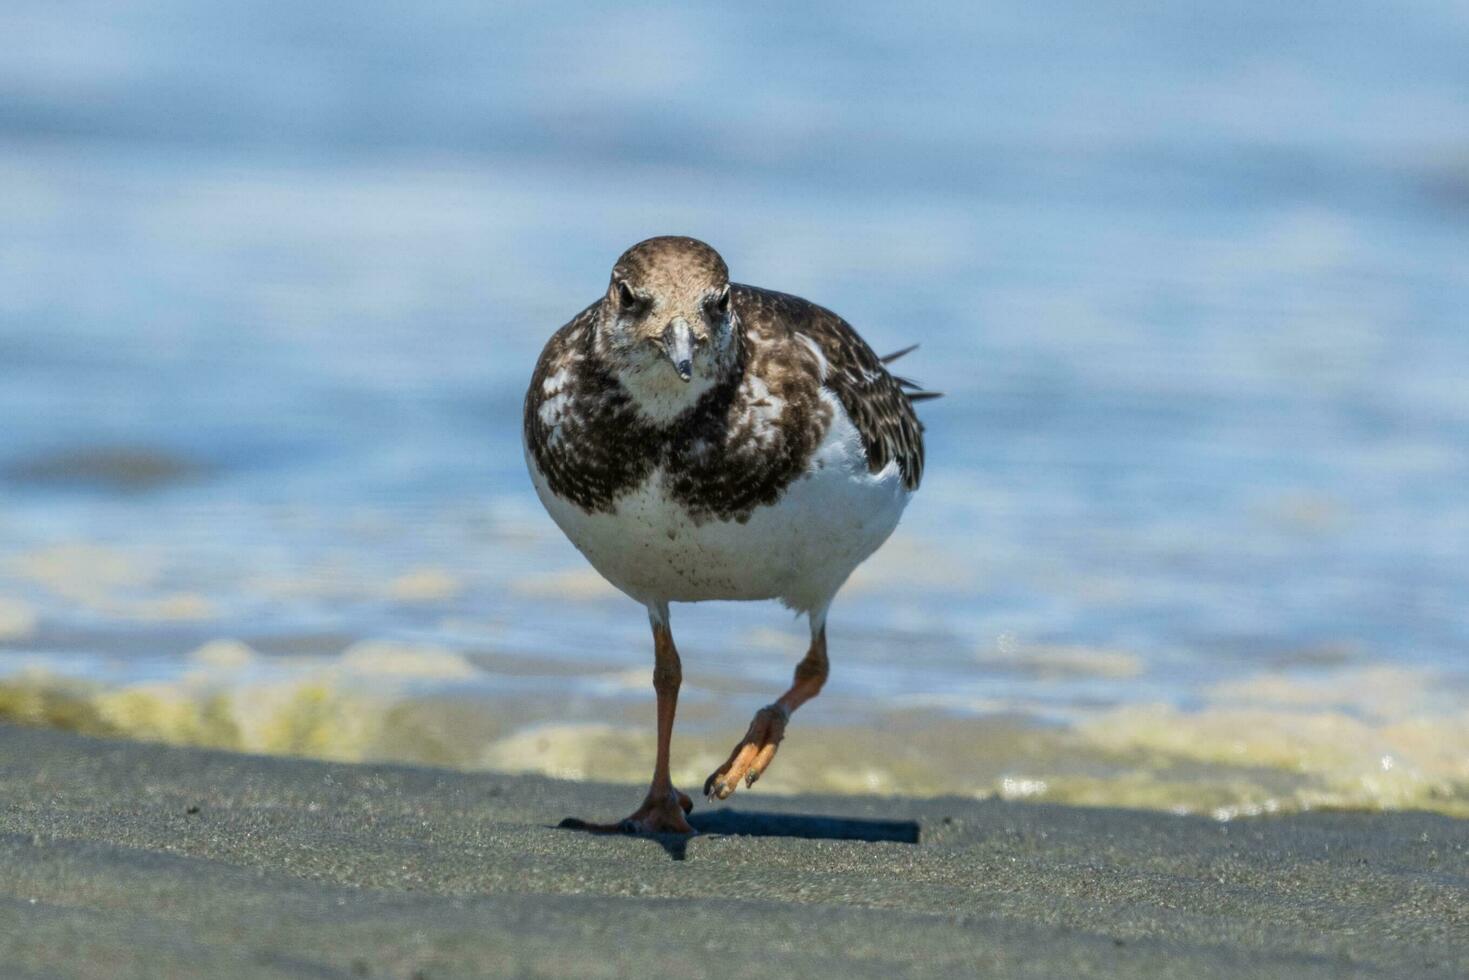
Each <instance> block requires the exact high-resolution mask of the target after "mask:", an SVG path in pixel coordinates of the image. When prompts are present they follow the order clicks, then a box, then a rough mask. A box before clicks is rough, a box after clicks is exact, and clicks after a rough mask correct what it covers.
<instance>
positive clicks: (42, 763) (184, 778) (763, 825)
mask: <svg viewBox="0 0 1469 980" xmlns="http://www.w3.org/2000/svg"><path fill="white" fill-rule="evenodd" d="M639 792H640V790H639V789H638V788H635V787H628V786H614V785H605V784H595V783H571V782H563V781H558V780H553V779H547V778H543V777H536V776H507V775H500V774H494V773H463V772H457V771H451V770H437V769H428V768H417V767H410V766H394V765H371V764H346V763H327V762H316V761H308V760H302V759H291V758H278V757H260V756H247V755H238V754H233V753H226V752H218V751H208V750H199V749H187V748H174V747H167V746H161V745H152V744H143V743H135V742H125V741H112V740H106V739H96V738H90V737H85V736H78V735H72V734H67V733H63V732H55V731H48V730H41V729H28V728H16V727H7V726H0V800H3V806H0V922H3V925H0V962H3V963H5V964H7V968H8V969H13V970H15V971H16V974H15V975H19V976H22V977H26V976H78V977H104V976H107V977H111V976H159V975H210V976H343V977H351V976H394V977H396V976H404V977H406V976H421V977H425V978H434V977H450V976H477V975H495V976H501V975H506V976H513V975H526V974H531V975H553V976H597V975H626V974H631V973H637V974H639V975H655V974H656V975H680V976H687V977H700V976H711V977H712V976H766V977H768V976H783V975H802V976H844V977H852V976H869V975H870V976H879V975H880V976H891V975H894V974H895V973H902V974H916V975H935V976H940V975H976V974H979V975H986V976H1093V975H1095V976H1113V975H1120V976H1130V977H1172V976H1178V977H1185V976H1186V977H1212V976H1219V977H1224V976H1230V977H1255V976H1259V977H1265V976H1281V975H1284V974H1286V973H1289V974H1291V975H1292V976H1294V977H1315V976H1322V977H1325V976H1333V977H1337V976H1392V975H1413V976H1445V977H1450V976H1461V975H1464V974H1465V973H1466V972H1469V938H1466V937H1469V821H1462V820H1455V819H1452V818H1449V817H1444V816H1439V815H1435V814H1428V813H1417V812H1403V813H1326V812H1317V813H1307V814H1298V815H1292V816H1283V817H1260V818H1253V819H1247V820H1238V821H1233V822H1229V823H1220V822H1217V821H1214V820H1210V819H1205V818H1198V817H1178V816H1170V815H1166V814H1159V813H1153V812H1145V811H1130V810H1110V809H1088V808H1079V807H1065V806H1058V805H1050V804H1036V803H1012V802H1003V801H999V800H972V799H960V798H938V799H908V798H902V797H859V796H826V795H802V796H785V797H775V796H762V795H760V794H759V793H758V792H756V793H746V792H741V793H739V794H737V795H736V796H735V797H734V798H733V799H732V801H731V804H732V805H728V806H726V805H720V806H709V805H708V804H705V803H703V802H702V801H698V802H697V803H696V809H695V817H696V818H698V820H699V822H700V823H702V824H703V825H704V826H705V827H706V829H707V830H708V831H709V832H707V833H704V834H701V835H700V836H697V837H695V838H692V839H691V840H689V841H687V842H682V843H680V842H676V841H674V842H670V841H659V840H653V839H637V838H624V837H599V836H592V835H587V834H582V833H577V832H574V831H568V830H561V829H557V827H556V824H557V823H559V821H560V820H561V819H563V818H564V817H567V816H578V817H586V818H591V819H611V818H615V817H617V816H620V815H621V814H622V813H623V812H625V811H627V810H630V809H631V808H632V807H633V806H634V805H635V804H636V801H637V798H638V794H639ZM910 829H911V830H912V831H913V832H914V833H915V835H916V837H917V841H918V842H917V843H916V844H914V843H907V842H905V841H906V840H907V839H908V838H907V836H906V835H907V834H908V832H909V830H910ZM864 838H865V839H864Z"/></svg>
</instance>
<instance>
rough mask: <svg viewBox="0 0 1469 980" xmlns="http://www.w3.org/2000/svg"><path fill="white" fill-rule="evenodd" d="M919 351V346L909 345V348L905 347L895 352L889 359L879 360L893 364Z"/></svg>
mask: <svg viewBox="0 0 1469 980" xmlns="http://www.w3.org/2000/svg"><path fill="white" fill-rule="evenodd" d="M917 349H918V345H917V344H909V345H908V346H907V347H904V348H903V349H902V350H899V351H893V352H892V353H891V354H889V355H888V356H887V357H883V358H879V360H881V361H882V362H883V363H884V364H891V363H893V362H894V361H896V360H897V359H898V358H900V357H903V356H904V355H906V354H911V353H913V352H914V351H916V350H917Z"/></svg>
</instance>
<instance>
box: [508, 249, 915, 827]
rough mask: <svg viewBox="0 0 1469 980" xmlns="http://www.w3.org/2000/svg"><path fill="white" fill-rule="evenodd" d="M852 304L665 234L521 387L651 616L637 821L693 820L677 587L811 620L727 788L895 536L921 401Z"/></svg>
mask: <svg viewBox="0 0 1469 980" xmlns="http://www.w3.org/2000/svg"><path fill="white" fill-rule="evenodd" d="M908 350H912V348H911V347H910V348H908V349H907V350H903V351H899V352H898V353H897V354H894V355H891V356H889V357H887V358H879V357H878V356H877V355H876V354H874V353H873V352H872V349H871V348H869V347H868V346H867V344H866V343H864V342H863V340H862V338H861V337H859V336H858V335H857V332H856V331H855V330H853V329H852V327H851V325H849V324H848V323H847V322H846V321H845V320H843V319H842V318H841V317H839V316H837V315H836V314H835V313H832V312H831V311H830V310H826V309H823V308H822V307H820V306H817V305H816V304H814V303H809V302H807V301H806V300H804V299H800V298H798V297H796V296H788V295H786V294H784V293H777V292H773V291H771V290H768V289H758V288H756V287H754V286H744V285H740V284H739V283H731V282H730V281H729V270H728V268H727V267H726V266H725V264H724V260H723V259H722V258H720V256H719V253H718V252H716V251H714V249H712V248H710V247H709V246H708V245H706V244H704V243H703V242H700V241H696V240H695V239H692V238H676V237H666V238H650V239H648V240H647V241H645V242H640V243H638V244H637V245H634V246H633V247H632V248H630V249H628V250H627V251H626V252H624V253H623V254H622V257H621V258H619V259H618V260H617V264H616V265H614V266H613V267H612V277H611V281H610V282H609V284H608V286H607V292H606V294H605V295H604V296H602V298H601V299H599V300H597V301H596V302H595V303H593V304H592V305H591V306H588V307H587V308H586V309H584V310H582V311H581V312H580V313H578V314H577V315H576V316H575V317H574V318H573V319H572V320H571V322H570V323H568V324H566V325H565V326H564V327H562V328H561V329H560V330H558V331H556V333H555V334H554V335H553V336H552V337H551V339H550V341H549V342H548V343H547V344H546V348H545V350H544V351H543V352H542V353H541V358H540V361H539V362H538V363H537V364H536V370H535V374H534V375H533V376H532V378H531V383H530V390H529V391H528V392H527V393H526V397H525V430H524V435H525V455H526V463H527V465H528V466H529V468H530V473H531V478H532V480H533V481H534V483H535V488H536V493H537V494H538V495H539V496H540V498H541V503H542V504H544V505H545V507H546V510H548V511H549V512H550V514H551V517H552V519H553V520H554V521H555V522H556V524H557V525H558V526H560V528H561V530H562V531H563V532H565V534H566V536H567V537H568V538H570V539H571V541H572V543H573V544H575V545H576V547H577V548H578V549H579V550H580V551H581V553H582V554H583V555H585V556H586V558H587V560H588V561H590V562H591V563H592V565H593V567H595V568H596V569H597V571H598V572H600V573H601V574H602V575H603V576H604V577H605V578H606V579H607V580H608V581H609V582H611V583H612V584H613V585H614V586H616V587H617V588H618V589H620V590H622V591H623V592H625V593H627V595H629V596H631V597H632V598H633V599H636V600H637V601H638V602H641V603H642V604H643V605H644V606H646V607H647V610H648V618H649V620H650V621H651V624H652V628H653V655H654V668H653V689H654V691H655V692H656V694H657V699H658V750H657V758H656V761H655V763H654V767H653V781H652V786H651V787H650V788H649V790H648V795H647V798H646V799H645V800H644V801H643V805H642V806H641V807H640V808H639V809H638V810H637V811H636V812H635V813H633V814H632V816H630V817H628V818H627V819H626V820H623V821H620V822H619V823H616V824H585V823H583V822H581V821H569V822H568V823H569V824H570V825H573V826H580V827H583V828H586V829H592V830H605V831H618V830H620V831H624V832H629V833H639V832H642V833H650V832H652V833H657V832H673V833H692V830H691V828H690V826H689V823H688V821H687V820H686V819H685V814H686V813H687V812H689V811H690V810H691V809H692V808H693V804H692V803H691V802H690V800H689V798H688V796H687V795H685V794H684V793H681V792H679V791H678V790H677V789H675V788H674V786H673V783H672V781H671V780H670V777H669V763H668V756H669V741H670V739H671V737H672V734H673V715H674V708H675V705H676V704H677V701H678V689H679V684H680V681H681V679H682V676H683V675H682V667H681V664H680V662H679V656H678V651H677V649H675V647H674V644H673V634H672V632H670V629H669V618H668V605H669V603H671V602H698V601H700V600H703V599H779V600H780V601H781V602H783V603H784V604H785V605H787V606H788V607H790V608H792V609H794V610H796V611H797V612H798V613H805V614H806V615H807V616H808V618H809V620H810V625H811V646H810V649H809V651H808V652H807V653H806V656H805V659H803V660H802V661H801V662H800V664H799V665H797V667H796V673H795V680H794V682H793V683H792V685H791V687H790V690H788V691H786V692H785V693H784V694H782V695H781V696H780V697H779V698H777V699H776V701H775V702H774V703H773V704H771V705H768V706H766V707H764V708H761V709H760V710H759V711H758V712H757V713H756V714H755V718H754V720H753V721H752V722H751V723H750V727H749V730H748V731H747V732H746V733H745V737H744V738H743V739H741V740H740V742H739V744H737V745H736V746H735V748H734V751H733V752H731V753H730V756H729V759H728V760H727V761H726V762H725V763H724V765H722V766H720V767H719V768H718V769H717V770H716V771H715V772H714V773H713V774H712V775H711V776H710V777H709V779H708V781H707V782H705V784H704V793H705V795H707V796H709V797H711V798H713V797H717V798H719V799H724V798H726V797H728V796H729V795H730V794H731V793H733V792H734V791H735V789H736V787H737V786H738V785H739V783H740V782H741V781H742V780H743V781H744V783H745V784H746V785H747V786H748V785H752V784H753V783H754V782H755V780H756V779H757V778H759V776H760V774H761V773H763V772H764V771H765V769H766V767H767V766H769V765H770V762H771V759H772V758H774V756H775V750H776V747H777V746H778V745H779V744H780V741H781V738H782V736H783V735H784V733H785V727H786V723H787V721H788V720H789V719H790V715H791V712H793V711H795V710H796V708H798V707H800V706H801V705H802V704H804V703H805V702H806V701H809V700H810V699H811V698H813V697H815V696H816V694H817V693H818V692H819V691H820V690H821V686H822V684H823V683H824V682H825V681H826V676H827V657H826V613H827V609H828V607H829V606H830V605H831V601H832V598H833V597H834V596H835V595H836V593H837V590H838V589H840V588H841V587H842V583H844V582H845V581H846V580H847V576H849V575H850V574H851V573H852V570H853V569H855V568H856V567H857V565H858V564H860V563H861V562H862V561H863V560H864V559H866V558H867V556H868V555H871V554H872V553H873V552H874V551H876V550H877V548H878V546H879V545H881V544H882V543H883V541H885V540H887V537H888V535H890V534H891V533H892V532H893V528H895V527H896V526H897V524H898V518H899V517H900V516H901V515H902V513H903V508H904V507H905V506H906V505H907V503H908V498H909V497H910V496H912V494H913V492H914V491H915V490H916V489H917V488H918V483H919V480H920V479H921V478H922V476H923V435H922V433H923V426H922V425H921V424H920V423H919V421H918V417H917V415H916V414H915V413H914V411H913V403H914V402H916V401H919V400H921V399H924V398H931V397H934V396H935V395H934V393H932V392H925V391H919V390H917V386H916V385H914V384H913V383H912V382H910V381H907V380H905V379H903V378H899V377H895V376H894V375H892V374H890V373H888V370H887V368H886V367H885V364H886V363H887V362H888V361H891V360H893V359H894V358H896V357H900V356H902V355H903V354H906V353H907V352H908Z"/></svg>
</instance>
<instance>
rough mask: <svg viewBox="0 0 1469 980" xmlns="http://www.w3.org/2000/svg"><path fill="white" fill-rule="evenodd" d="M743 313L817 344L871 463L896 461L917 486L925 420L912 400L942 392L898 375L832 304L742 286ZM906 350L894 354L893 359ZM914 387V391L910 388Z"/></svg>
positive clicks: (825, 379)
mask: <svg viewBox="0 0 1469 980" xmlns="http://www.w3.org/2000/svg"><path fill="white" fill-rule="evenodd" d="M739 293H743V294H744V295H743V296H742V297H741V296H739V294H738V293H737V298H742V299H744V300H745V302H744V303H740V304H738V307H737V308H739V310H740V315H741V317H742V318H743V317H747V316H756V317H762V318H768V319H773V320H778V321H781V322H782V323H783V325H784V326H786V327H787V328H789V330H790V331H791V334H792V335H793V336H794V337H795V339H796V340H798V341H799V340H801V338H802V337H804V338H806V340H807V341H809V342H811V343H814V344H815V346H816V349H817V350H818V351H819V353H820V355H821V358H822V359H823V360H824V361H825V367H824V370H823V371H822V372H821V373H822V379H821V381H822V384H823V386H824V387H826V388H827V389H829V390H830V391H831V392H832V393H833V394H835V395H836V397H837V399H838V400H839V401H840V402H841V403H842V408H844V409H846V412H847V415H848V417H849V418H851V420H852V424H853V425H854V426H856V428H857V432H858V433H859V434H860V435H861V437H862V445H863V448H864V449H865V450H866V452H867V465H868V468H869V469H870V470H871V471H872V472H874V473H876V472H878V471H879V470H881V469H882V468H883V467H885V466H887V465H888V463H889V462H892V461H896V462H897V464H898V469H899V471H900V472H901V473H902V474H903V482H904V484H905V485H906V486H907V487H908V489H910V490H914V489H917V487H918V484H919V481H920V480H922V478H923V423H921V422H919V421H918V414H917V413H916V412H915V411H914V410H913V402H915V401H920V400H922V399H924V398H934V397H937V394H938V393H937V392H925V391H918V390H916V389H917V388H918V386H917V385H916V384H914V383H913V382H911V381H909V380H907V379H906V378H899V377H895V376H894V375H892V374H889V373H888V370H887V368H886V367H884V366H883V362H884V359H883V358H880V357H878V356H877V355H876V354H874V353H873V352H872V348H871V347H868V346H867V343H866V342H865V341H864V340H863V339H862V338H861V337H860V336H858V334H857V331H856V330H854V329H852V325H851V324H849V323H847V321H845V320H843V319H842V318H841V317H839V316H837V315H836V314H835V313H833V312H831V311H830V310H828V309H825V308H823V307H820V306H817V305H816V304H815V303H810V302H807V301H806V300H803V299H801V298H799V297H797V296H789V295H786V294H785V293H776V292H772V291H770V290H764V289H755V288H753V287H750V286H742V287H739ZM910 350H912V348H911V347H910V348H908V349H907V350H903V351H899V352H898V353H897V354H895V355H891V356H890V357H889V358H887V360H894V359H896V358H898V357H901V356H902V355H903V354H906V353H908V351H910ZM910 389H912V390H910Z"/></svg>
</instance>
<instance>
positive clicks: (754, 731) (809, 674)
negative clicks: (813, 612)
mask: <svg viewBox="0 0 1469 980" xmlns="http://www.w3.org/2000/svg"><path fill="white" fill-rule="evenodd" d="M827 671H828V665H827V660H826V624H825V623H824V622H823V623H822V625H820V626H819V627H817V628H816V629H815V630H813V631H812V634H811V649H810V650H807V651H806V657H805V659H803V660H802V661H801V662H800V663H799V664H797V665H796V676H795V679H794V680H793V681H792V683H791V686H790V689H789V690H788V691H786V692H785V693H784V694H782V695H781V696H780V697H778V698H776V700H775V703H774V704H768V705H766V706H765V707H763V708H761V709H760V710H759V711H757V712H755V718H754V720H753V721H751V722H750V729H749V731H747V732H745V737H744V738H742V739H741V740H740V743H739V744H738V745H736V746H735V747H734V751H733V752H731V753H730V754H729V758H728V759H727V760H725V763H724V765H722V766H720V767H719V768H718V769H716V770H714V772H713V774H712V775H710V777H709V778H708V779H707V780H705V782H704V795H705V796H708V797H714V798H718V799H721V800H723V799H728V798H729V796H730V795H731V794H733V793H734V791H735V790H736V789H738V788H739V785H740V781H741V780H743V781H744V784H745V785H746V786H754V785H755V780H757V779H759V778H760V774H761V773H763V772H764V771H765V770H766V768H767V767H768V766H769V765H770V762H771V760H772V759H774V758H775V750H776V749H777V748H778V747H779V746H780V740H781V739H782V738H784V737H785V730H786V723H787V722H789V721H790V720H791V712H793V711H795V710H796V709H797V708H799V707H800V706H801V705H803V704H805V703H806V702H807V701H810V700H811V699H812V698H814V697H816V695H818V694H820V693H821V686H822V685H823V684H825V683H826V675H827Z"/></svg>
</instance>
